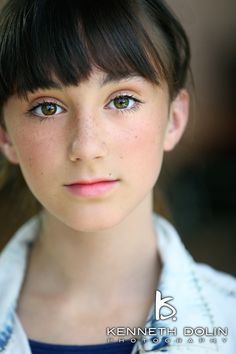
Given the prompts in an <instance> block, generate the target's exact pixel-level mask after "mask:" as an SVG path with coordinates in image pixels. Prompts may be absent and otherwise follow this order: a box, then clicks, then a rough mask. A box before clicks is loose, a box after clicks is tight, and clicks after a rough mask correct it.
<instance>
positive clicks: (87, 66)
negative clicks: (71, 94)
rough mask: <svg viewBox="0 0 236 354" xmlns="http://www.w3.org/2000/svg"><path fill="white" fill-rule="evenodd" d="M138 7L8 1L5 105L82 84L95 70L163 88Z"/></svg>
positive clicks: (113, 2)
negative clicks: (13, 98) (140, 78)
mask: <svg viewBox="0 0 236 354" xmlns="http://www.w3.org/2000/svg"><path fill="white" fill-rule="evenodd" d="M134 3H135V1H134V2H132V1H130V0H128V1H125V0H120V1H119V0H110V1H107V2H106V1H98V2H95V1H90V0H86V1H73V0H70V1H68V2H65V1H64V0H63V1H61V0H57V1H55V0H47V1H46V0H21V1H17V0H12V1H11V0H10V1H9V3H8V5H7V6H6V8H5V9H4V11H3V13H2V14H1V22H0V27H1V33H2V38H1V45H0V58H1V62H0V80H1V88H0V97H1V102H2V103H4V101H5V100H6V99H7V98H8V97H9V96H11V95H12V94H15V93H16V94H18V95H19V96H21V95H27V92H29V91H30V92H33V91H35V90H36V89H38V88H50V87H57V86H58V81H59V82H60V83H61V84H62V85H78V84H79V82H80V81H82V80H85V79H87V78H88V77H89V75H90V74H91V72H92V69H93V68H94V67H96V68H98V69H100V70H102V71H104V72H106V73H107V74H108V76H111V77H112V78H113V77H114V78H117V77H118V78H122V77H125V76H127V75H129V74H132V73H138V74H139V75H141V76H143V77H145V78H146V79H148V80H150V81H152V82H155V83H159V79H160V76H161V72H162V70H161V66H160V65H159V66H160V68H159V73H158V74H157V70H156V68H155V66H154V65H153V63H152V61H153V59H151V60H150V54H149V53H150V49H149V48H148V47H149V46H150V47H151V43H150V40H149V39H148V36H147V35H146V34H145V31H144V29H143V27H142V25H141V23H140V21H137V19H135V16H134V15H133V11H134ZM10 14H11V16H10ZM12 14H14V15H15V17H14V16H12ZM152 50H153V49H152ZM55 78H56V80H55Z"/></svg>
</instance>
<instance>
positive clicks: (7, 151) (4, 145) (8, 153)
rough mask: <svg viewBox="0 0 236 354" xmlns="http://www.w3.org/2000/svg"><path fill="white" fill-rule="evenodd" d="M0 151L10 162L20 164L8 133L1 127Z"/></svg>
mask: <svg viewBox="0 0 236 354" xmlns="http://www.w3.org/2000/svg"><path fill="white" fill-rule="evenodd" d="M0 151H1V152H2V154H3V155H4V156H5V157H6V158H7V160H8V161H10V162H11V163H13V164H18V158H17V154H16V151H15V147H14V145H13V144H12V142H11V139H10V137H9V135H8V133H7V131H6V130H5V128H3V127H2V126H1V125H0Z"/></svg>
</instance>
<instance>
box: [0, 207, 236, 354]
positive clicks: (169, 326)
mask: <svg viewBox="0 0 236 354" xmlns="http://www.w3.org/2000/svg"><path fill="white" fill-rule="evenodd" d="M40 220H41V219H40V214H39V215H37V216H35V217H33V218H32V219H30V220H29V221H28V222H27V223H26V224H24V225H23V226H22V227H21V228H20V229H19V230H18V231H17V232H16V234H15V235H14V236H13V238H12V239H11V241H10V242H9V243H8V244H7V246H6V247H5V249H4V250H3V251H2V253H1V255H0V352H2V353H4V354H30V353H31V349H30V345H29V341H28V338H27V336H26V333H25V331H24V329H23V327H22V325H21V323H20V320H19V318H18V316H17V313H16V307H17V302H18V297H19V294H20V290H21V286H22V283H23V279H24V275H25V271H26V267H27V256H28V252H29V247H30V245H31V244H32V242H34V240H35V239H36V237H37V234H38V230H39V227H40ZM153 223H154V225H155V230H156V238H157V247H158V248H159V252H160V256H161V260H162V264H163V268H162V273H161V277H160V281H159V283H158V284H157V290H159V291H160V292H161V294H162V298H163V297H172V298H173V299H172V300H171V302H170V304H172V305H173V306H174V307H175V309H176V310H177V313H176V316H175V318H173V317H170V318H168V319H165V320H164V319H159V320H158V321H157V319H156V313H155V304H153V305H152V306H151V308H150V311H149V314H148V316H147V320H146V324H145V328H148V329H150V328H151V329H152V330H156V334H153V331H150V333H148V334H147V335H145V336H143V337H142V338H140V339H139V340H138V341H137V342H136V343H135V345H134V346H133V350H132V354H141V353H157V352H168V353H173V354H177V353H179V354H187V353H191V354H214V353H219V354H235V353H236V337H235V333H236V321H235V308H236V279H235V278H234V277H233V276H231V275H229V274H226V273H223V272H219V271H216V270H214V269H213V268H211V267H210V266H208V265H205V264H199V263H196V262H195V261H194V260H193V258H192V257H191V255H190V254H189V253H188V251H187V250H186V249H185V247H184V245H183V244H182V242H181V240H180V238H179V236H178V234H177V232H176V230H175V229H174V228H173V226H172V225H171V224H170V223H169V222H168V221H166V220H165V219H163V218H162V217H160V216H158V215H156V214H153ZM186 328H188V331H190V332H191V330H192V331H194V334H193V335H191V336H190V335H186V333H185V332H184V331H185V330H186ZM219 328H221V329H222V330H223V331H225V332H226V331H228V335H226V334H222V332H220V333H219ZM201 331H204V335H200V332H201ZM205 332H208V334H206V333H205ZM184 333H185V335H184ZM160 343H162V344H160ZM163 344H165V346H164V347H163Z"/></svg>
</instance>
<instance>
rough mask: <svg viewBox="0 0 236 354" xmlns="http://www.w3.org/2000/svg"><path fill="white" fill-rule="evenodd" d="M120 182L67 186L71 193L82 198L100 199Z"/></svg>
mask: <svg viewBox="0 0 236 354" xmlns="http://www.w3.org/2000/svg"><path fill="white" fill-rule="evenodd" d="M117 183H118V181H104V182H98V183H91V184H73V185H70V186H66V187H67V188H68V189H69V191H70V192H72V193H73V194H75V195H78V196H80V197H99V196H101V195H103V194H105V193H107V192H109V191H110V190H111V189H112V188H114V186H115V185H116V184H117Z"/></svg>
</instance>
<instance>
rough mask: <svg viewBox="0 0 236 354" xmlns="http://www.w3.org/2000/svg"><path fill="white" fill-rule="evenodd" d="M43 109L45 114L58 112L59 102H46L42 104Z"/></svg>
mask: <svg viewBox="0 0 236 354" xmlns="http://www.w3.org/2000/svg"><path fill="white" fill-rule="evenodd" d="M41 111H42V113H43V114H44V115H45V116H51V115H53V114H55V113H57V104H55V103H52V102H45V103H43V104H42V105H41Z"/></svg>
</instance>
